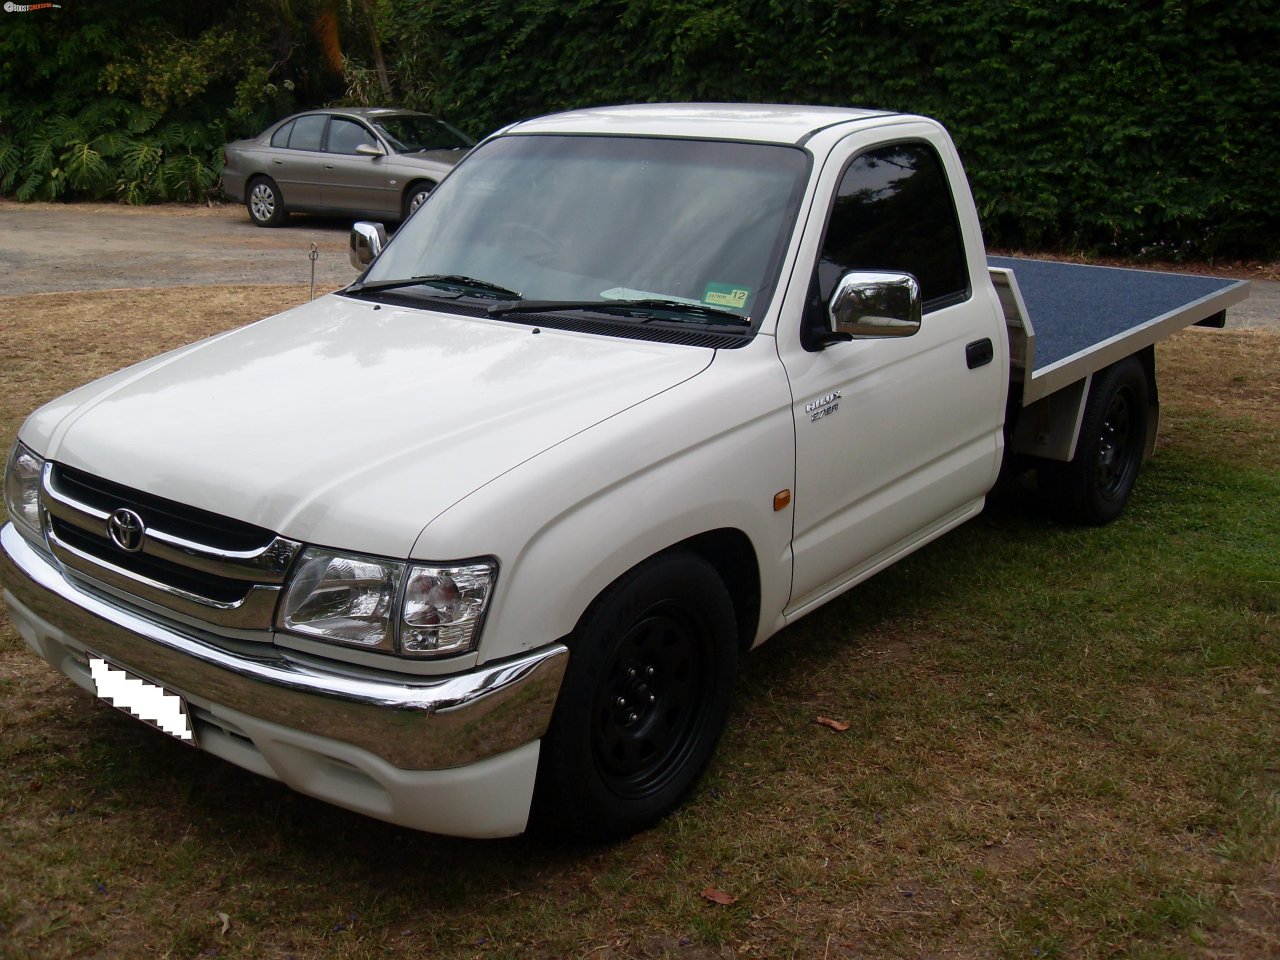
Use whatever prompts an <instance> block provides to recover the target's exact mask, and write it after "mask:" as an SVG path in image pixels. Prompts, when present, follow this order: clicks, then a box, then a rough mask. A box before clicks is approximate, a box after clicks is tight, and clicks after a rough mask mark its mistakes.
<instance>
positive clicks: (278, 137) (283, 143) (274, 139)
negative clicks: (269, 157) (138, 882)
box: [271, 120, 293, 147]
mask: <svg viewBox="0 0 1280 960" xmlns="http://www.w3.org/2000/svg"><path fill="white" fill-rule="evenodd" d="M292 132H293V121H292V120H290V121H289V122H288V123H286V124H285V125H284V126H282V127H281V128H280V129H279V130H277V131H276V132H275V133H273V134H272V135H271V145H272V146H273V147H287V146H288V145H289V134H290V133H292Z"/></svg>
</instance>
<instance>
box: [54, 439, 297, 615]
mask: <svg viewBox="0 0 1280 960" xmlns="http://www.w3.org/2000/svg"><path fill="white" fill-rule="evenodd" d="M41 504H42V506H43V507H44V512H45V516H46V518H47V520H46V524H45V533H46V535H47V537H48V540H49V547H50V549H51V550H52V551H53V554H54V556H55V557H57V558H58V560H59V561H61V562H62V563H63V565H64V566H66V567H67V568H69V569H70V570H71V571H73V572H75V573H76V574H79V575H80V576H82V577H86V578H88V579H90V580H94V581H97V582H99V583H101V584H104V585H106V586H108V587H111V588H114V589H115V590H118V591H123V592H125V593H127V594H129V595H131V596H134V597H137V598H138V599H140V600H144V601H147V602H148V603H151V604H158V605H159V606H162V607H167V608H168V609H171V610H174V611H176V612H178V613H181V614H184V615H186V616H189V617H194V618H196V619H198V620H201V621H204V622H207V623H211V624H216V625H221V626H226V627H234V628H237V629H243V630H268V629H270V627H271V624H272V620H273V617H274V614H275V606H276V601H277V599H278V598H279V595H280V590H281V588H282V585H283V583H284V578H285V574H286V573H288V570H289V566H290V565H291V564H292V563H293V560H294V558H295V557H296V556H297V555H298V551H299V550H300V549H301V547H302V545H301V544H300V543H298V542H297V541H294V540H286V539H285V538H283V537H277V536H276V535H275V534H274V533H272V532H271V531H270V530H267V529H265V528H263V527H257V526H254V525H253V524H248V523H244V522H242V521H239V520H232V519H230V518H229V517H222V516H219V515H217V514H214V513H210V512H208V511H206V510H200V509H197V508H194V507H188V506H185V505H183V504H180V503H176V502H174V501H172V500H166V499H164V498H162V497H157V496H153V495H151V494H148V493H144V492H142V491H140V490H134V489H131V488H129V487H124V486H121V485H120V484H117V483H113V482H111V481H109V480H103V479H102V478H100V477H95V476H92V475H91V474H87V473H85V472H83V471H81V470H75V469H73V468H71V467H67V466H64V465H62V464H57V463H47V464H45V469H44V477H43V485H42V489H41ZM122 512H127V513H128V514H130V515H131V516H132V518H136V519H137V520H140V521H141V526H142V528H143V530H144V531H145V532H143V533H142V534H141V536H140V538H139V539H138V542H137V543H136V544H134V543H132V542H129V541H126V542H127V545H128V547H130V548H132V549H126V548H125V547H122V546H121V545H120V542H119V539H120V538H119V536H118V534H119V530H117V538H116V539H113V537H112V534H111V532H110V524H111V521H112V517H113V516H120V515H121V514H122Z"/></svg>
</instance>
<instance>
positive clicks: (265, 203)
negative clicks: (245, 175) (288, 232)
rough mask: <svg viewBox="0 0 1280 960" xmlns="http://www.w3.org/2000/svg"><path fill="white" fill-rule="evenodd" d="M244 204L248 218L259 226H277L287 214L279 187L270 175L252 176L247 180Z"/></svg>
mask: <svg viewBox="0 0 1280 960" xmlns="http://www.w3.org/2000/svg"><path fill="white" fill-rule="evenodd" d="M244 206H245V209H246V210H248V211H249V219H250V220H252V221H253V222H254V224H255V225H256V226H259V227H278V226H280V224H282V223H284V220H285V217H287V216H288V213H287V212H286V211H285V209H284V197H282V196H281V195H280V188H279V187H277V186H276V182H275V181H274V180H272V179H271V178H270V177H254V178H253V179H252V180H250V181H249V189H248V190H247V191H246V193H245V198H244Z"/></svg>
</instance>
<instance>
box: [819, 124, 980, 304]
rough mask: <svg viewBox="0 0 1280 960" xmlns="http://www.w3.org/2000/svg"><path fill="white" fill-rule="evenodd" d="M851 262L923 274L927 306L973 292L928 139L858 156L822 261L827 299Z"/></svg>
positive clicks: (922, 290) (858, 267) (942, 175)
mask: <svg viewBox="0 0 1280 960" xmlns="http://www.w3.org/2000/svg"><path fill="white" fill-rule="evenodd" d="M850 270H894V271H899V272H905V273H910V274H912V275H913V276H914V277H915V278H916V279H917V280H919V281H920V299H921V302H922V305H923V307H924V309H925V310H926V311H928V310H930V309H934V310H936V309H938V308H939V307H943V306H947V305H948V304H952V303H958V302H960V301H962V300H964V299H966V298H967V297H968V295H969V274H968V269H967V265H966V262H965V257H964V246H963V244H962V243H961V239H960V224H959V221H958V220H957V219H956V211H955V204H954V202H953V201H952V197H951V187H950V185H949V184H948V183H947V178H946V174H945V172H944V171H943V169H942V161H941V160H940V159H939V158H938V155H937V153H935V152H934V150H933V148H932V147H930V146H929V145H928V144H924V143H919V142H915V143H895V144H891V145H889V146H885V147H878V148H877V149H875V150H871V151H869V152H867V153H864V154H862V155H860V156H859V157H857V158H856V159H855V160H854V161H853V162H852V163H851V164H849V168H848V169H847V170H846V171H845V174H844V179H843V180H841V182H840V192H839V194H838V196H837V197H836V202H835V207H834V208H833V210H832V211H831V219H830V222H829V223H828V224H827V235H826V237H825V238H824V239H823V243H822V256H821V258H820V260H819V262H818V275H817V277H816V278H815V279H816V281H817V288H818V289H817V292H818V295H819V297H820V298H821V303H822V304H823V305H825V304H826V303H827V302H828V300H829V299H830V297H831V291H832V290H833V289H834V288H835V285H836V282H837V281H838V280H839V279H840V277H841V276H842V275H844V274H845V273H847V272H848V271H850Z"/></svg>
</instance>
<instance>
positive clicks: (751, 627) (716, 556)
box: [669, 527, 760, 650]
mask: <svg viewBox="0 0 1280 960" xmlns="http://www.w3.org/2000/svg"><path fill="white" fill-rule="evenodd" d="M669 549H670V550H688V551H689V552H690V553H696V554H697V555H698V556H700V557H702V558H703V559H704V560H706V561H707V562H708V563H709V564H711V566H712V567H714V568H715V570H716V572H717V573H718V574H720V579H722V580H723V581H724V585H725V587H726V589H728V591H729V598H730V599H731V600H732V601H733V612H734V616H735V617H736V618H737V621H738V646H739V648H740V649H742V650H747V649H749V648H750V647H751V644H752V642H753V641H754V640H755V637H756V632H757V631H758V630H759V628H760V563H759V560H758V559H757V558H756V551H755V547H754V546H753V545H752V543H751V538H750V537H748V536H747V535H746V534H745V533H743V532H742V531H741V530H738V529H734V528H728V527H722V528H720V529H718V530H708V531H707V532H706V533H700V534H697V535H696V536H693V537H690V538H689V539H688V540H682V541H681V542H680V543H677V544H674V545H672V546H671V547H670V548H669Z"/></svg>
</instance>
